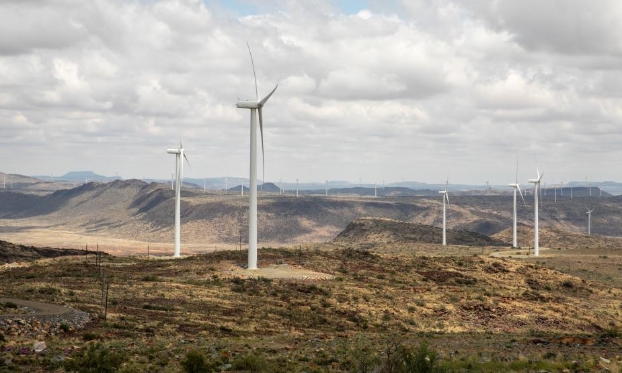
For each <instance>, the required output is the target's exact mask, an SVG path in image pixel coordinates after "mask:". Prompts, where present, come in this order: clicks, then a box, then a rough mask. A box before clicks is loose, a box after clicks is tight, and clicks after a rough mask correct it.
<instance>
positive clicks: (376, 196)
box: [374, 183, 378, 198]
mask: <svg viewBox="0 0 622 373" xmlns="http://www.w3.org/2000/svg"><path fill="white" fill-rule="evenodd" d="M376 184H377V183H374V198H378V194H377V193H376Z"/></svg>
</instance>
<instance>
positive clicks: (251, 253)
mask: <svg viewBox="0 0 622 373" xmlns="http://www.w3.org/2000/svg"><path fill="white" fill-rule="evenodd" d="M246 46H247V47H248V53H249V54H250V56H251V64H252V65H253V76H254V77H255V95H256V100H255V101H238V102H237V104H236V106H237V107H238V108H239V109H250V111H251V123H250V124H251V136H250V140H251V143H250V180H249V190H248V192H249V195H250V203H249V209H248V269H257V116H258V114H259V131H260V132H261V154H262V160H263V161H264V162H265V160H264V159H263V155H264V148H263V118H262V115H261V109H262V108H263V106H264V105H265V104H266V102H267V101H268V99H269V98H270V96H272V94H273V93H274V91H276V88H277V87H278V84H277V86H276V87H274V89H273V90H272V92H270V93H269V94H268V95H267V96H266V97H264V98H263V99H261V100H259V91H258V89H257V74H256V73H255V62H254V61H253V54H252V53H251V48H250V46H249V45H248V43H247V44H246ZM264 172H265V171H264ZM263 179H264V180H265V177H264V178H263Z"/></svg>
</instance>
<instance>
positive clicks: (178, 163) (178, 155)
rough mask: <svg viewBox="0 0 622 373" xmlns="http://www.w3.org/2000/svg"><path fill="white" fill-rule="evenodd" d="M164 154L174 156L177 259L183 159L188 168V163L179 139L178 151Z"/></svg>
mask: <svg viewBox="0 0 622 373" xmlns="http://www.w3.org/2000/svg"><path fill="white" fill-rule="evenodd" d="M166 152H167V153H168V154H175V252H174V254H173V257H174V258H179V257H180V255H181V249H180V246H181V237H180V236H181V234H180V231H181V228H180V225H181V219H180V213H179V210H180V202H179V201H180V199H181V183H182V180H183V177H184V176H183V175H184V159H185V160H186V162H187V163H188V166H190V162H189V161H188V157H186V153H184V146H183V144H182V143H181V138H180V139H179V148H178V149H166ZM182 158H183V159H182Z"/></svg>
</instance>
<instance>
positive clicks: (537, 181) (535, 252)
mask: <svg viewBox="0 0 622 373" xmlns="http://www.w3.org/2000/svg"><path fill="white" fill-rule="evenodd" d="M536 174H537V176H538V177H537V178H536V179H529V180H527V181H529V182H530V183H532V184H533V186H534V190H533V208H534V210H533V231H534V237H533V255H535V256H538V255H540V244H539V242H538V239H539V237H538V190H539V189H540V181H541V180H542V175H544V174H540V170H538V168H537V167H536Z"/></svg>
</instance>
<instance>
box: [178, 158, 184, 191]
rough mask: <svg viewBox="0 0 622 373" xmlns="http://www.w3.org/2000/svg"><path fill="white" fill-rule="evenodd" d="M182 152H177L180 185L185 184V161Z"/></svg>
mask: <svg viewBox="0 0 622 373" xmlns="http://www.w3.org/2000/svg"><path fill="white" fill-rule="evenodd" d="M180 156H181V154H177V162H179V180H180V181H179V187H180V188H181V186H182V185H183V184H184V162H183V160H182V159H181V158H180Z"/></svg>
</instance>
